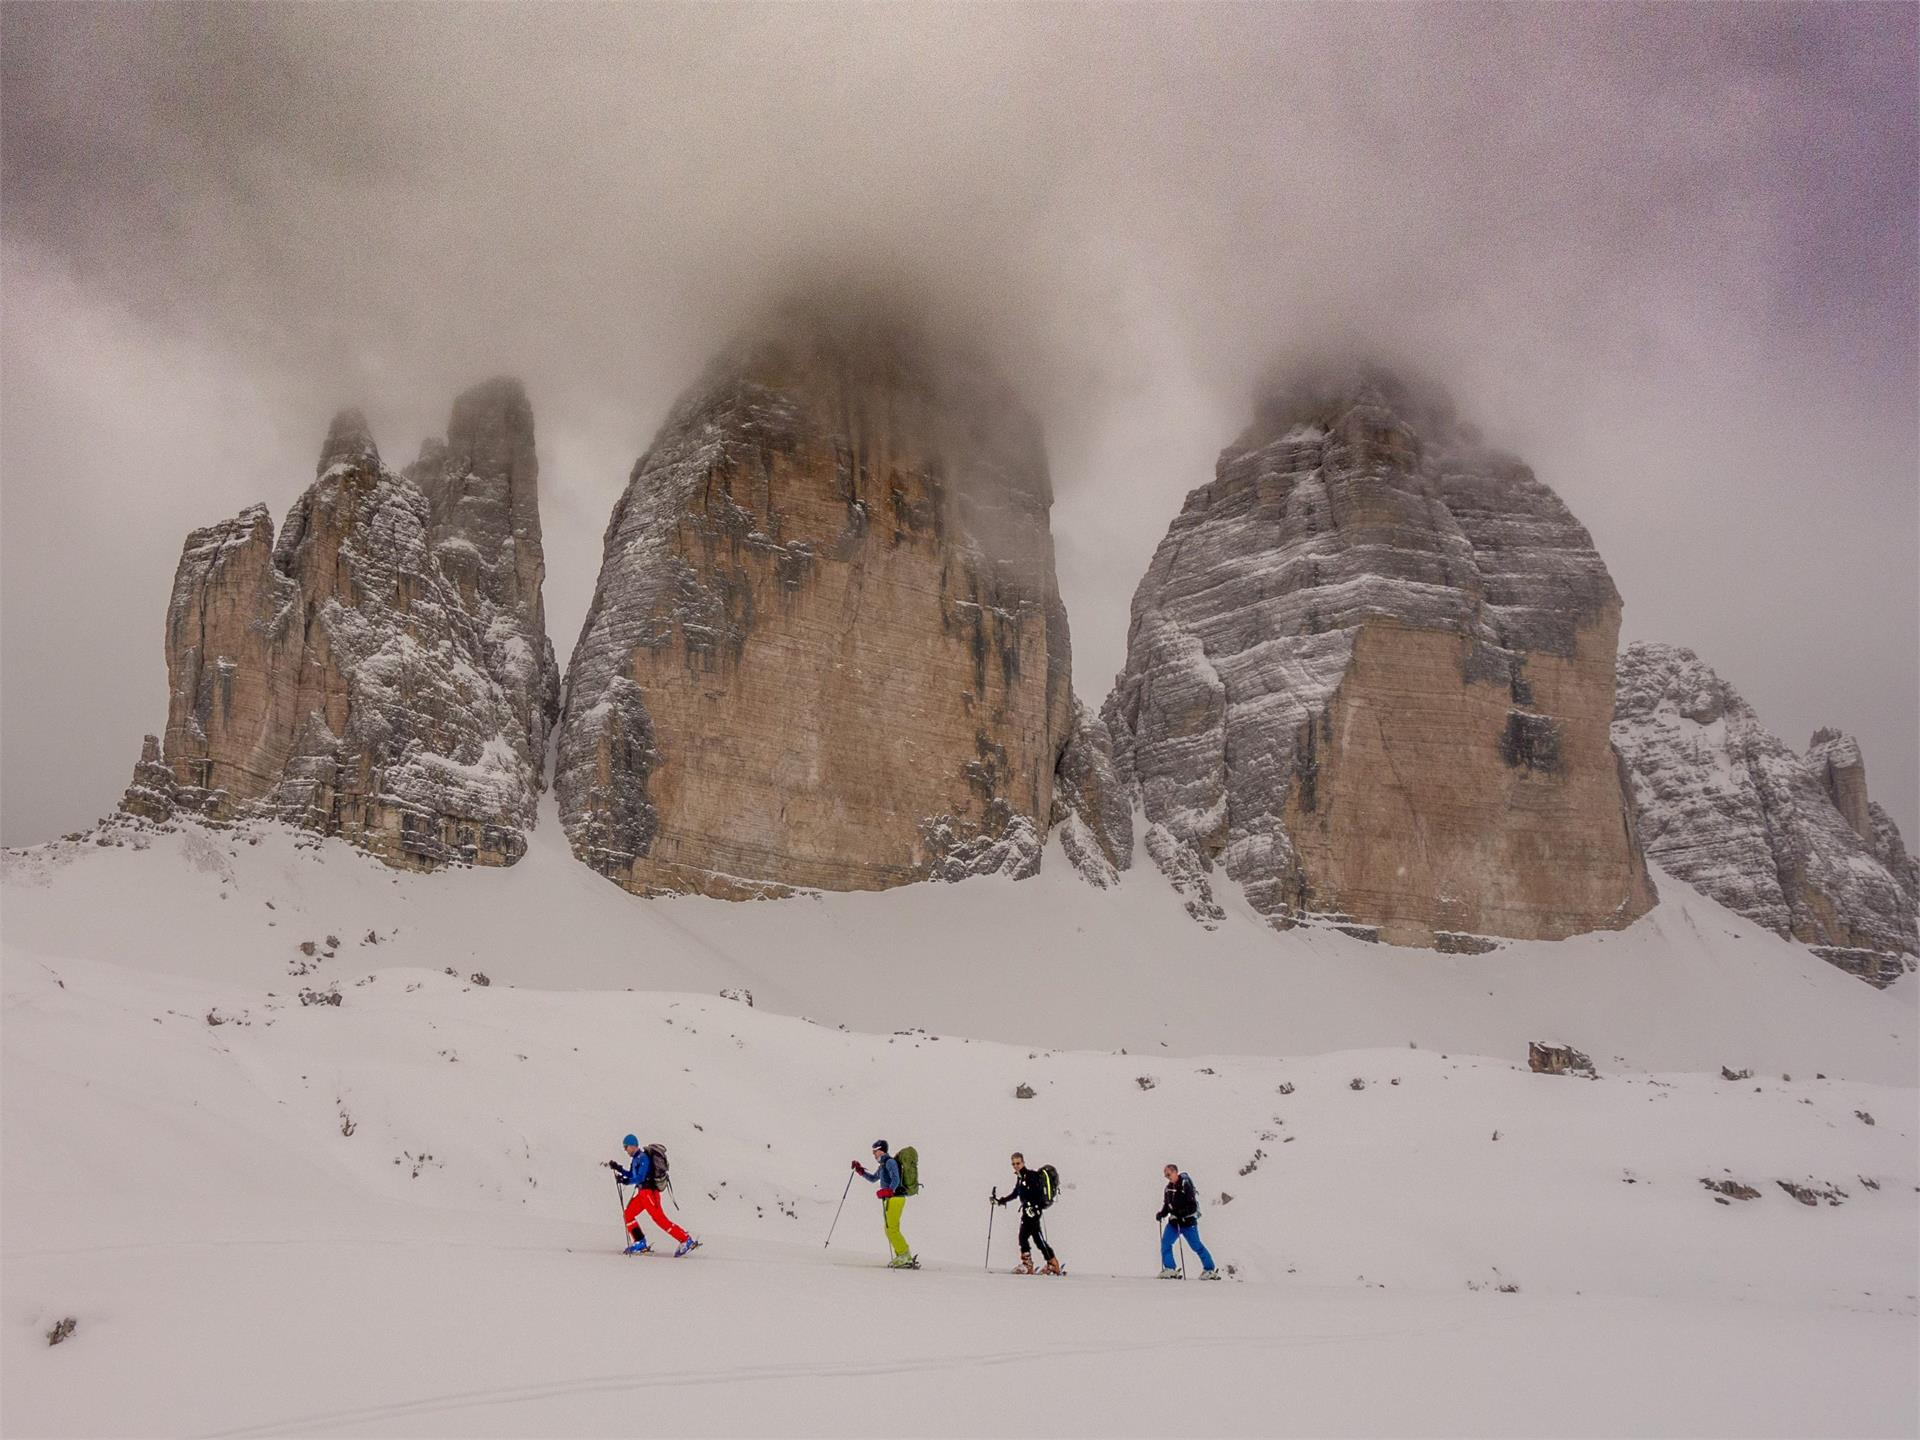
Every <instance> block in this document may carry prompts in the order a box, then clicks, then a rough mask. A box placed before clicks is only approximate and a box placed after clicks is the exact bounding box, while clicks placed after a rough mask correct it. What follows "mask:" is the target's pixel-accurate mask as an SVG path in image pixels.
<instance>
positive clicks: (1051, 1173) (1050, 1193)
mask: <svg viewBox="0 0 1920 1440" xmlns="http://www.w3.org/2000/svg"><path fill="white" fill-rule="evenodd" d="M1033 1173H1034V1174H1035V1175H1036V1176H1037V1177H1038V1183H1037V1184H1036V1185H1035V1186H1034V1187H1033V1189H1034V1197H1035V1200H1036V1202H1037V1203H1038V1204H1039V1206H1040V1208H1041V1209H1042V1210H1045V1209H1046V1208H1047V1207H1048V1206H1049V1205H1051V1204H1053V1202H1054V1201H1055V1200H1057V1199H1059V1198H1060V1172H1059V1171H1058V1170H1056V1169H1054V1168H1053V1166H1051V1165H1042V1166H1041V1167H1040V1168H1039V1169H1038V1170H1036V1171H1034V1172H1033Z"/></svg>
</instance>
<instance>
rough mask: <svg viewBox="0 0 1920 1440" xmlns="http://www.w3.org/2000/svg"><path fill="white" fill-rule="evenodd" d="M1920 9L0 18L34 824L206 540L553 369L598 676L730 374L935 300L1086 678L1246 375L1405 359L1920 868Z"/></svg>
mask: <svg viewBox="0 0 1920 1440" xmlns="http://www.w3.org/2000/svg"><path fill="white" fill-rule="evenodd" d="M1916 17H1920V8H1916V7H1915V6H1914V5H1912V4H1900V5H1888V6H1874V5H1867V4H1847V5H1838V4H1836V5H1822V6H1818V7H1810V8H1796V7H1792V6H1759V5H1738V6H1726V7H1720V6H1715V5H1710V4H1697V5H1670V6H1664V7H1655V8H1636V7H1633V6H1629V5H1607V6H1604V7H1597V8H1591V9H1588V8H1581V7H1579V6H1571V5H1545V4H1539V5H1527V6H1514V7H1511V8H1486V9H1482V8H1476V7H1474V6H1470V5H1439V4H1434V5H1428V6H1422V7H1417V8H1400V7H1393V6H1385V5H1382V6H1359V5H1337V6H1328V7H1324V8H1322V7H1318V6H1310V5H1299V6H1288V5H1278V4H1275V5H1259V6H1247V7H1236V6H1231V5H1224V4H1219V5H1206V6H1200V5H1179V6H1170V7H1166V8H1158V7H1153V6H1146V5H1129V6H1120V5H1114V6H1105V7H1069V6H1062V7H1057V8H1056V7H1048V6H1041V5H1034V6H1022V7H1018V8H1016V7H1012V6H1004V7H1002V6H988V5H974V6H965V7H941V6H931V5H928V6H919V5H896V6H886V7H874V8H857V7H824V6H822V7H812V6H804V5H783V6H778V7H768V8H759V7H752V6H744V5H741V6H721V5H709V6H697V7H687V8H676V7H672V6H646V7H643V6H639V5H633V6H621V7H604V8H603V7H596V6H591V5H571V4H570V5H565V6H560V5H554V6H543V5H534V4H522V5H511V6H510V5H489V6H482V7H476V8H460V7H455V6H431V7H418V8H416V7H412V6H408V5H404V4H387V5H379V6H374V5H363V6H351V7H348V6H339V7H335V6H329V5H320V4H315V5H300V6H295V5H264V4H263V5H257V6H248V7H238V6H236V7H223V8H217V9H201V8H195V7H190V6H184V5H169V6H164V7H157V8H145V7H143V6H140V5H135V4H118V5H100V6H94V7H75V8H68V7H66V6H63V5H57V4H35V5H28V4H8V5H5V6H0V41H3V42H4V43H3V44H0V110H3V114H0V155H3V158H4V170H3V171H0V238H3V243H4V253H3V254H0V264H3V265H4V272H3V273H0V299H3V300H4V306H5V309H4V315H3V316H0V322H3V323H0V342H3V344H4V355H3V357H0V364H3V367H4V368H0V545H3V546H4V553H3V556H0V561H3V571H0V580H3V581H4V610H3V611H0V624H3V626H4V635H3V636H0V644H3V646H4V650H3V651H0V661H3V663H4V669H3V671H0V710H3V714H0V745H3V746H4V754H3V760H4V766H3V773H0V779H3V781H4V797H3V801H4V803H3V805H0V830H3V831H4V840H5V841H6V843H9V844H19V843H25V842H30V841H33V840H38V839H42V838H45V837H47V836H49V835H52V834H56V833H59V832H61V831H64V830H68V829H73V828H76V827H79V826H83V825H85V824H88V823H90V822H91V821H92V820H93V819H94V818H95V817H97V816H99V815H101V814H104V813H106V811H107V810H108V809H110V808H111V806H112V805H113V804H114V803H115V801H116V799H117V798H118V796H119V793H120V791H121V790H122V788H123V787H124V786H125V784H126V781H127V778H128V775H129V773H130V771H131V767H132V764H133V761H134V759H135V758H136V756H137V754H138V750H139V743H140V737H141V735H142V734H143V733H144V732H146V731H150V730H152V731H157V730H158V729H160V727H161V725H162V723H163V722H164V719H165V715H166V678H165V667H164V661H163V656H162V649H161V626H162V619H163V616H164V611H165V605H166V600H167V594H168V590H169V586H170V583H171V579H172V575H173V569H174V565H175V562H176V561H177V559H178V558H179V551H180V543H181V541H182V539H183V538H184V537H185V534H186V532H187V530H188V529H190V528H191V527H193V526H196V525H203V524H207V523H210V522H212V521H214V520H217V519H220V518H222V517H224V516H228V515H231V514H233V513H234V512H235V511H237V510H239V509H240V508H241V507H242V506H244V505H246V504H248V503H250V502H253V501H256V500H264V501H266V502H267V503H268V504H269V505H270V506H271V507H272V509H273V511H274V515H275V518H276V522H277V521H278V520H279V518H280V517H282V516H284V514H285V512H286V509H287V507H288V505H289V504H291V503H292V501H293V500H294V499H295V498H296V496H297V495H298V494H299V492H300V491H301V490H302V489H303V488H304V487H305V485H306V484H307V483H308V482H309V481H310V480H311V478H312V470H313V463H314V459H315V457H316V455H317V453H318V449H319V445H320V441H321V437H322V435H323V433H324V431H325V429H326V425H327V421H328V419H329V417H330V416H331V414H332V413H333V411H334V410H335V409H337V408H340V407H342V406H345V405H357V406H359V407H361V408H362V409H364V410H365V411H366V412H367V414H368V417H369V419H370V420H371V422H372V424H373V428H374V433H375V437H376V439H377V440H378V442H379V444H380V446H381V448H382V452H383V454H384V455H385V456H386V458H387V459H388V460H389V461H391V462H393V463H395V464H401V463H405V462H406V461H409V460H411V459H412V458H413V457H414V455H415V454H416V453H417V450H418V447H419V443H420V441H421V439H422V438H423V437H424V436H426V435H428V434H433V433H438V432H439V431H440V430H441V429H442V427H443V426H444V425H445V422H446V415H447V409H448V406H449V403H450V401H451V399H452V397H453V395H454V394H455V392H456V391H457V390H459V389H460V388H462V387H464V386H465V385H467V384H469V383H471V382H473V381H475V380H478V379H481V378H484V377H485V376H487V375H489V374H493V373H496V372H501V371H506V372H511V373H514V374H517V375H519V376H521V377H522V378H523V379H524V380H525V381H526V382H527V386H528V388H529V390H530V392H531V394H532V397H533V402H534V408H535V415H536V420H537V426H538V431H539V441H540V461H541V467H542V476H541V484H542V506H543V513H544V520H545V526H546V538H547V564H548V581H547V602H548V615H549V618H550V623H551V624H552V627H553V633H554V640H555V644H556V646H557V648H558V650H559V652H560V655H561V658H562V661H563V662H564V660H565V658H566V656H567V654H568V652H569V651H570V650H571V648H572V644H573V641H574V638H575V636H576V635H577V633H578V630H579V626H580V622H581V620H582V618H583V616H584V614H585V611H586V606H587V601H588V598H589V596H590V594H591V591H592V587H593V582H594V577H595V574H596V571H597V569H598V565H599V558H600V537H601V533H602V530H603V529H604V527H605V524H606V519H607V515H608V512H609V510H610V509H611V507H612V505H613V502H614V500H615V499H616V497H617V496H618V494H619V493H620V491H621V489H622V488H623V486H624V484H625V480H626V476H627V473H628V470H629V468H630V467H631V465H632V463H633V461H634V459H635V457H636V456H637V455H638V454H639V453H640V452H641V451H642V450H643V449H644V448H645V447H646V444H647V442H648V441H649V439H650V438H651V435H652V433H653V430H654V428H655V427H656V426H657V425H658V424H659V422H660V420H661V419H662V417H663V416H664V415H665V413H666V410H667V408H668V406H669V405H670V404H671V403H672V400H673V398H674V396H675V395H676V394H677V392H678V391H679V390H680V389H681V388H682V387H683V386H685V385H686V384H687V383H689V382H690V381H691V380H692V379H693V377H694V375H695V374H696V372H697V370H698V368H699V367H700V365H701V363H702V362H703V361H704V360H705V358H706V357H707V355H708V354H709V353H710V352H711V351H712V350H713V349H714V348H715V347H716V346H717V344H718V343H719V342H720V341H721V340H723V339H724V338H725V337H726V335H727V334H728V332H730V331H731V330H732V329H733V328H734V327H735V326H737V325H738V324H739V323H741V322H742V320H743V319H744V318H745V317H746V316H748V315H749V314H750V313H751V312H752V311H754V310H756V309H757V308H758V307H759V306H760V305H761V303H762V302H763V301H764V300H765V298H766V297H767V296H769V295H771V294H774V293H776V292H778V291H779V290H780V289H781V288H782V287H783V286H785V285H786V284H788V283H789V282H790V280H791V277H792V276H793V275H795V274H797V273H804V272H806V271H807V270H809V269H810V268H812V267H816V266H820V265H830V266H837V267H841V268H847V267H851V268H855V269H858V268H860V267H864V266H875V267H884V268H885V269H886V270H887V271H888V272H889V273H892V274H895V275H905V276H907V277H910V279H911V281H912V283H913V284H914V285H916V286H917V287H919V288H920V289H921V290H922V291H923V292H924V294H925V296H926V300H927V304H928V305H929V307H930V308H931V309H933V310H934V311H935V312H936V314H939V315H944V316H947V317H964V319H965V322H966V323H967V324H968V325H969V326H971V327H972V328H974V329H975V330H976V331H977V332H979V333H981V334H983V335H985V336H986V337H988V341H989V343H990V345H991V347H992V348H993V349H994V350H995V352H996V353H997V354H998V357H999V359H1000V363H1001V364H1002V365H1003V366H1004V367H1005V368H1006V369H1007V370H1008V371H1010V372H1011V373H1012V374H1013V375H1015V376H1016V377H1017V378H1019V379H1020V380H1021V381H1022V383H1023V384H1024V385H1025V386H1026V388H1027V391H1028V393H1030V394H1031V396H1032V398H1033V405H1034V408H1035V409H1036V410H1037V411H1038V412H1039V413H1040V414H1041V416H1042V418H1043V420H1044V421H1045V423H1046V427H1047V435H1048V447H1049V452H1050V455H1051V460H1052V467H1053V474H1054V479H1055V486H1056V491H1057V496H1058V499H1057V504H1056V507H1055V511H1054V534H1055V539H1056V543H1057V545H1058V549H1059V556H1060V572H1061V575H1060V578H1061V589H1062V592H1063V593H1064V595H1065V597H1066V601H1067V606H1068V610H1069V614H1070V616H1071V622H1072V627H1073V639H1074V647H1075V683H1076V686H1077V688H1078V689H1079V691H1080V692H1081V694H1082V695H1083V697H1084V698H1085V699H1086V700H1087V701H1088V702H1089V703H1090V704H1094V705H1097V704H1098V703H1099V701H1100V699H1101V698H1102V697H1103V696H1104V695H1105V693H1106V691H1107V689H1108V687H1109V685H1110V684H1111V681H1112V677H1113V673H1114V671H1115V670H1116V668H1117V667H1118V666H1119V664H1120V663H1121V660H1122V658H1123V653H1124V647H1125V638H1126V626H1127V605H1128V601H1129V599H1130V598H1131V595H1132V591H1133V587H1134V585H1135V584H1136V583H1137V582H1138V580H1139V578H1140V576H1141V574H1142V573H1143V572H1144V570H1145V568H1146V564H1147V561H1148V559H1149V557H1150V556H1151V554H1152V551H1153V547H1154V545H1155V544H1156V543H1157V542H1158V540H1159V538H1160V536H1161V535H1162V534H1163V533H1164V531H1165V529H1166V526H1167V523H1168V522H1169V521H1170V520H1171V519H1172V517H1173V515H1174V514H1175V513H1176V512H1177V510H1178V508H1179V505H1180V502H1181V500H1182V498H1183V497H1184V495H1185V494H1186V492H1187V491H1188V490H1189V489H1191V488H1193V487H1194V486H1196V485H1199V484H1202V483H1204V482H1205V481H1207V480H1208V479H1209V478H1210V477H1211V475H1212V467H1213V460H1214V456H1215V455H1216V453H1217V452H1218V451H1219V450H1220V448H1221V447H1222V446H1224V445H1225V444H1227V443H1228V442H1229V441H1230V440H1231V439H1232V438H1233V436H1234V434H1235V433H1236V432H1237V430H1238V429H1239V428H1240V426H1241V425H1242V424H1243V423H1244V422H1245V420H1246V419H1247V417H1248V414H1249V411H1250V395H1251V390H1252V387H1253V385H1254V383H1255V381H1256V380H1257V379H1258V377H1259V376H1260V374H1261V373H1262V372H1263V370H1265V369H1266V368H1268V367H1269V366H1271V365H1273V364H1274V363H1275V362H1276V361H1277V362H1279V363H1281V364H1283V365H1284V363H1285V361H1286V359H1287V357H1289V356H1295V355H1310V354H1311V355H1318V354H1324V353H1327V352H1330V351H1331V352H1335V353H1338V352H1343V351H1353V352H1356V353H1365V354H1370V355H1374V356H1378V357H1383V358H1387V359H1390V360H1398V361H1400V362H1402V363H1409V364H1413V365H1416V366H1418V367H1421V368H1423V369H1425V370H1426V371H1428V372H1429V373H1431V374H1434V375H1435V376H1437V377H1439V378H1440V379H1442V380H1443V381H1444V382H1445V383H1446V384H1448V386H1449V387H1450V388H1451V389H1452V390H1453V392H1454V394H1455V397H1456V399H1457V400H1458V401H1459V404H1460V408H1461V410H1462V411H1463V413H1464V414H1465V415H1466V416H1467V417H1468V418H1470V419H1474V420H1476V421H1478V422H1479V423H1480V425H1481V427H1482V428H1483V429H1484V430H1485V431H1486V432H1487V434H1488V436H1489V438H1490V439H1492V440H1494V441H1496V442H1499V443H1502V444H1504V445H1506V446H1508V447H1509V448H1512V449H1514V450H1516V451H1518V452H1519V453H1520V454H1521V455H1523V456H1524V457H1525V458H1526V459H1527V460H1528V461H1530V462H1531V463H1532V464H1533V466H1534V468H1535V469H1536V471H1537V472H1538V473H1539V474H1540V476H1541V478H1542V479H1544V480H1545V481H1546V482H1547V483H1548V484H1550V485H1552V486H1553V487H1554V488H1555V489H1557V490H1558V491H1559V493H1560V494H1561V495H1562V496H1563V497H1564V498H1565V499H1566V501H1567V502H1568V504H1569V505H1571V506H1572V508H1573V510H1574V512H1575V513H1576V514H1577V515H1579V516H1580V518H1581V519H1582V520H1583V521H1584V522H1585V523H1586V524H1587V525H1588V527H1589V528H1590V529H1591V530H1592V531H1593V534H1594V538H1595V540H1596V542H1597V543H1598V545H1599V548H1600V551H1601V554H1602V555H1603V556H1604V557H1605V558H1606V560H1607V563H1608V565H1609V566H1610V567H1611V569H1612V571H1613V575H1614V578H1615V580H1616V582H1617V583H1618V585H1619V588H1620V590H1621V592H1622V594H1623V595H1624V597H1625V600H1626V622H1625V623H1626V636H1627V638H1643V637H1644V638H1655V639H1663V640H1670V641H1674V642H1677V643H1681V644H1686V645H1690V646H1692V647H1693V648H1694V649H1696V650H1697V651H1699V653H1700V654H1701V656H1702V657H1703V658H1705V659H1706V660H1707V661H1708V663H1710V664H1712V665H1713V666H1715V667H1716V668H1717V669H1718V670H1719V671H1720V672H1721V673H1722V674H1723V675H1724V676H1726V677H1727V678H1728V679H1729V680H1730V681H1732V682H1733V683H1734V684H1735V685H1736V686H1737V687H1738V688H1739V689H1740V690H1741V691H1742V692H1743V693H1744V694H1745V695H1746V696H1747V698H1748V699H1749V700H1751V701H1752V702H1753V703H1754V705H1755V706H1756V707H1757V708H1758V709H1759V711H1760V714H1761V716H1762V718H1763V719H1764V720H1765V721H1766V722H1767V723H1768V724H1769V725H1770V726H1771V727H1772V728H1774V729H1775V730H1777V731H1778V732H1779V733H1781V734H1782V735H1783V736H1785V737H1786V738H1787V739H1788V740H1789V741H1790V742H1791V743H1793V744H1794V745H1796V746H1799V745H1804V744H1805V743H1806V740H1807V737H1808V735H1809V733H1810V732H1811V731H1812V730H1813V728H1814V727H1815V726H1817V725H1821V724H1835V725H1840V726H1843V727H1845V728H1847V729H1850V730H1852V731H1853V732H1855V733H1856V734H1857V735H1859V737H1860V738H1861V740H1862V742H1863V744H1864V746H1865V750H1866V755H1867V765H1868V774H1869V780H1870V783H1871V787H1872V790H1873V793H1874V795H1875V797H1876V798H1877V799H1879V800H1880V801H1881V803H1883V804H1884V805H1886V806H1887V808H1888V809H1889V810H1890V811H1891V812H1892V813H1893V815H1894V816H1895V818H1896V819H1897V820H1898V821H1899V823H1900V825H1901V827H1902V829H1903V830H1904V831H1905V833H1906V834H1907V836H1908V839H1909V842H1910V843H1912V842H1913V841H1914V840H1916V839H1920V834H1916V831H1917V830H1920V824H1916V822H1917V821H1920V797H1917V791H1920V776H1917V773H1916V756H1917V754H1920V736H1917V735H1916V712H1917V711H1920V700H1917V699H1916V696H1917V694H1920V578H1917V577H1920V567H1917V566H1916V560H1917V559H1920V441H1917V440H1916V435H1917V434H1920V401H1917V400H1916V395H1917V394H1920V359H1917V352H1920V321H1917V320H1916V313H1917V310H1920V289H1917V286H1920V282H1917V281H1916V275H1917V274H1920V254H1917V253H1916V208H1917V206H1920V196H1917V194H1916V168H1917V166H1920V133H1917V124H1920V122H1917V121H1916V106H1915V98H1914V97H1915V88H1916V79H1917V75H1916Z"/></svg>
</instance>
